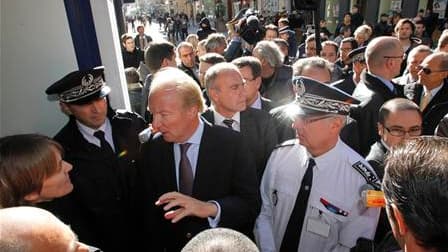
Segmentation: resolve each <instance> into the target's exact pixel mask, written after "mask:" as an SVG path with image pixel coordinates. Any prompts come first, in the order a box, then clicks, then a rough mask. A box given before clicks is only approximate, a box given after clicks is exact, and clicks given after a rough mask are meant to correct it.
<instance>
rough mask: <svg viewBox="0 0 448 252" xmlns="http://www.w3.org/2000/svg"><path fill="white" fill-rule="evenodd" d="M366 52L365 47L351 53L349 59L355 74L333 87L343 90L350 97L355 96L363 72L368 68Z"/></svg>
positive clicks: (333, 84)
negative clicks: (354, 92)
mask: <svg viewBox="0 0 448 252" xmlns="http://www.w3.org/2000/svg"><path fill="white" fill-rule="evenodd" d="M365 51H366V47H365V46H363V47H359V48H356V49H354V50H352V51H350V52H349V54H348V58H349V62H350V63H351V64H352V69H353V72H351V73H350V74H349V75H348V76H347V77H345V78H344V79H342V80H338V81H335V82H333V83H332V84H331V85H332V86H333V87H335V88H337V89H339V90H342V91H344V92H346V93H347V94H349V95H351V94H353V91H354V90H355V87H356V85H357V84H358V83H359V81H360V78H361V72H362V71H363V70H364V69H366V67H367V65H366V59H365V57H364V52H365Z"/></svg>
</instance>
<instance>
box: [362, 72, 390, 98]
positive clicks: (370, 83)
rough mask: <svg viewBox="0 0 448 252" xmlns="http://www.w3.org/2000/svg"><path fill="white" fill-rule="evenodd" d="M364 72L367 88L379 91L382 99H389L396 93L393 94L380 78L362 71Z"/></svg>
mask: <svg viewBox="0 0 448 252" xmlns="http://www.w3.org/2000/svg"><path fill="white" fill-rule="evenodd" d="M363 74H365V75H366V76H365V80H366V81H365V84H366V86H367V87H368V88H369V89H372V90H374V91H376V92H378V93H381V94H382V95H383V98H384V100H386V101H387V100H390V99H392V98H394V97H396V96H397V95H395V94H394V93H393V92H392V91H390V89H389V88H388V87H387V86H386V84H384V83H383V82H382V81H381V80H380V79H378V78H376V77H374V76H372V75H371V74H369V73H367V72H363Z"/></svg>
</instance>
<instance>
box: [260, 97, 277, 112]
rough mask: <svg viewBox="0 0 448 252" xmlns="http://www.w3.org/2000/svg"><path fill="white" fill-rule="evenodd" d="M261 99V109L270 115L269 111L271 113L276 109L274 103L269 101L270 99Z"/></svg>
mask: <svg viewBox="0 0 448 252" xmlns="http://www.w3.org/2000/svg"><path fill="white" fill-rule="evenodd" d="M260 99H261V109H262V110H263V111H266V112H268V113H269V111H271V109H273V108H274V107H273V104H272V101H271V100H269V99H268V98H264V97H263V96H260Z"/></svg>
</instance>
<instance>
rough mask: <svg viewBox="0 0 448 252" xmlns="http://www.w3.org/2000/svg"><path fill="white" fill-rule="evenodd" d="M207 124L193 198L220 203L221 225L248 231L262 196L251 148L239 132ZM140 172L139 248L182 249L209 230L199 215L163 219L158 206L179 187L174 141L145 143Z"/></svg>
mask: <svg viewBox="0 0 448 252" xmlns="http://www.w3.org/2000/svg"><path fill="white" fill-rule="evenodd" d="M204 124H205V125H204V132H203V135H202V139H201V144H200V147H199V156H198V161H197V166H196V173H195V178H194V185H193V194H192V197H193V198H196V199H198V200H202V201H210V200H214V201H216V202H218V203H219V205H220V207H221V219H220V222H219V226H220V227H227V228H231V229H235V230H238V231H240V232H243V233H245V234H246V235H250V233H251V232H252V229H253V224H254V222H255V218H256V217H257V215H258V213H259V210H260V198H259V190H258V186H257V181H256V175H255V167H254V164H253V162H252V160H250V159H248V158H247V155H248V150H247V147H246V145H245V144H244V142H243V141H242V139H241V136H240V134H238V133H237V132H235V131H232V130H229V129H227V128H224V127H215V126H211V125H209V124H208V123H207V122H204ZM138 171H139V173H138V181H137V182H138V183H137V185H138V190H137V191H136V195H137V197H136V203H135V204H134V207H135V209H136V210H135V213H136V217H138V220H139V224H140V228H139V230H138V231H139V234H140V236H141V239H142V240H141V243H140V245H141V251H163V249H166V251H180V249H181V248H182V247H183V246H184V245H185V244H186V243H187V242H188V240H189V239H191V238H192V237H193V236H194V235H196V234H197V233H199V232H201V231H202V230H205V229H207V228H209V223H208V221H207V219H200V218H196V217H185V218H184V219H182V220H181V221H179V222H178V223H175V224H173V223H171V222H170V221H168V220H165V219H164V217H163V215H164V211H163V208H162V207H156V206H155V204H154V203H155V202H156V200H157V199H158V198H159V197H160V196H161V195H162V194H164V193H167V192H172V191H177V190H178V189H177V182H176V181H177V180H176V171H175V164H174V151H173V143H168V142H166V141H165V140H164V139H163V137H162V136H159V137H155V138H153V139H151V140H150V141H148V142H146V143H144V144H143V145H142V149H141V157H140V159H139V162H138Z"/></svg>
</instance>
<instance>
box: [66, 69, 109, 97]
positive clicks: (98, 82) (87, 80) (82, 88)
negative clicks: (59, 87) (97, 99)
mask: <svg viewBox="0 0 448 252" xmlns="http://www.w3.org/2000/svg"><path fill="white" fill-rule="evenodd" d="M103 86H104V82H103V78H102V77H101V75H100V76H98V77H96V78H93V75H91V74H87V75H85V76H84V77H82V79H81V85H78V86H76V87H73V88H71V89H69V90H67V91H64V92H62V93H61V94H60V95H59V99H60V100H61V101H62V102H74V101H77V100H80V99H82V98H84V97H87V96H89V95H91V94H92V93H94V92H95V91H98V90H99V89H101V88H102V87H103Z"/></svg>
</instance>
